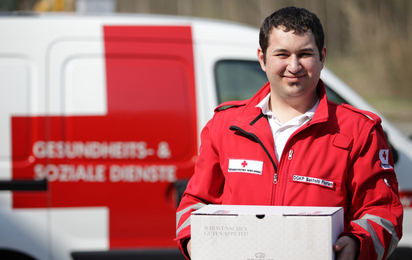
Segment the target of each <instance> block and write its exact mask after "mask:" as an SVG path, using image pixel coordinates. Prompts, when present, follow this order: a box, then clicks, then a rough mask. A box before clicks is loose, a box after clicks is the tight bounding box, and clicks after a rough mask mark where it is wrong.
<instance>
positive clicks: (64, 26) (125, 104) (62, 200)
mask: <svg viewBox="0 0 412 260" xmlns="http://www.w3.org/2000/svg"><path fill="white" fill-rule="evenodd" d="M0 35H1V36H0V37H1V40H0V223H1V224H0V259H37V260H52V259H53V260H57V259H58V260H69V259H75V260H78V259H120V258H121V259H148V258H149V257H150V259H183V256H182V255H181V254H180V252H178V251H177V249H176V243H175V242H174V241H173V239H174V236H175V225H176V223H175V212H176V206H177V204H178V203H179V198H180V196H181V194H182V191H183V190H184V188H185V184H186V182H187V180H188V179H189V178H190V176H191V175H192V174H193V170H194V162H195V160H196V156H197V151H198V147H199V133H200V131H201V129H202V128H203V126H204V125H205V124H206V122H207V121H208V120H209V119H210V118H211V117H212V115H213V110H214V108H215V107H216V106H217V105H218V104H220V103H221V102H224V101H227V100H231V99H246V98H249V97H251V96H252V95H253V94H254V93H255V92H256V91H257V90H258V89H259V88H260V87H261V86H262V85H263V84H264V83H265V82H266V81H267V79H266V75H265V74H264V73H263V72H262V70H261V69H260V66H259V64H258V61H257V57H256V50H257V47H258V30H257V29H256V28H251V27H247V26H242V25H238V24H233V23H228V22H218V21H211V20H203V19H192V18H177V17H167V16H152V15H133V16H125V15H119V16H78V15H61V14H60V15H53V14H47V15H46V14H44V15H39V14H29V15H28V14H25V15H13V16H2V17H0ZM322 79H323V80H324V82H325V83H326V84H327V85H328V87H329V88H328V96H329V98H330V99H332V100H335V101H336V102H339V103H340V102H347V103H350V104H352V105H353V106H355V107H358V108H362V109H367V110H371V111H373V112H376V111H375V110H374V109H373V108H371V107H369V106H368V105H367V104H366V103H365V101H364V100H363V99H362V98H361V97H359V96H358V95H357V94H355V93H354V92H353V91H352V90H351V89H350V88H349V87H348V86H347V85H345V84H344V83H343V82H342V81H340V80H339V79H338V78H336V77H335V76H334V75H333V74H332V73H331V72H330V71H328V70H327V69H324V70H323V73H322ZM383 121H384V123H383V127H384V130H385V131H386V133H387V135H388V138H389V142H390V143H391V145H392V147H393V150H394V154H395V155H396V164H395V168H396V172H397V174H398V180H399V183H400V190H401V194H402V202H403V203H404V206H405V222H404V238H403V239H402V240H401V242H400V246H401V247H405V248H412V212H411V200H412V177H411V174H410V173H411V169H412V144H411V141H410V140H408V139H407V138H406V137H405V136H403V135H402V134H401V133H400V132H399V131H398V130H397V129H396V128H395V127H394V126H392V125H391V124H390V123H389V122H388V121H387V120H385V119H383ZM398 259H400V258H398Z"/></svg>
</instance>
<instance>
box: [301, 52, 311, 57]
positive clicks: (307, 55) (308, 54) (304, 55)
mask: <svg viewBox="0 0 412 260" xmlns="http://www.w3.org/2000/svg"><path fill="white" fill-rule="evenodd" d="M300 56H301V57H312V56H313V53H309V52H305V53H302V54H300Z"/></svg>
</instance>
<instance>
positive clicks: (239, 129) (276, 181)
mask: <svg viewBox="0 0 412 260" xmlns="http://www.w3.org/2000/svg"><path fill="white" fill-rule="evenodd" d="M229 129H230V130H238V131H240V132H242V133H243V134H245V135H249V136H251V137H253V139H255V140H256V141H257V142H258V143H259V144H260V146H261V147H262V148H263V150H264V151H265V153H266V155H267V156H268V157H269V159H270V162H271V163H272V166H273V168H274V169H275V174H274V175H273V184H275V185H276V184H278V167H276V164H275V161H274V160H273V158H272V156H270V153H269V151H268V150H267V149H266V147H265V146H264V145H263V143H262V142H261V141H260V139H259V138H258V137H257V136H256V135H255V134H253V133H249V132H246V131H245V130H243V129H242V128H240V127H238V126H230V127H229ZM273 194H275V188H274V191H273ZM272 200H273V195H272Z"/></svg>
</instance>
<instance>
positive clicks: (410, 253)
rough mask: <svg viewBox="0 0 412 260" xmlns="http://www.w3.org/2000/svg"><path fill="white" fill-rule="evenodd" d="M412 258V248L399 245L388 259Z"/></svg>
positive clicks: (404, 259)
mask: <svg viewBox="0 0 412 260" xmlns="http://www.w3.org/2000/svg"><path fill="white" fill-rule="evenodd" d="M409 259H412V248H410V247H398V248H396V249H395V251H393V253H392V254H391V255H390V256H389V257H388V260H409Z"/></svg>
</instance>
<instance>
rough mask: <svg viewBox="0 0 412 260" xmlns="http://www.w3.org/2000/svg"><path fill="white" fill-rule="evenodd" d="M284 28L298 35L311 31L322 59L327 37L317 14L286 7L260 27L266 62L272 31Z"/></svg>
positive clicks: (268, 18) (261, 46) (260, 38)
mask: <svg viewBox="0 0 412 260" xmlns="http://www.w3.org/2000/svg"><path fill="white" fill-rule="evenodd" d="M274 28H276V29H279V28H282V29H283V30H284V31H285V32H289V31H293V32H295V33H298V34H302V33H305V32H307V31H309V30H310V31H311V32H312V33H313V35H314V37H315V42H316V46H317V48H318V50H319V54H320V59H322V48H323V46H324V41H325V36H324V33H323V27H322V24H321V22H320V20H319V18H318V17H317V16H316V14H314V13H311V12H309V11H308V10H306V9H303V8H297V7H293V6H291V7H285V8H282V9H280V10H278V11H276V12H274V13H273V14H271V15H270V16H268V17H267V18H266V19H265V21H264V22H263V24H262V26H261V27H260V33H259V44H260V48H261V49H262V52H263V54H264V56H265V57H264V59H265V61H266V50H267V48H268V46H269V36H270V33H271V31H272V30H273V29H274Z"/></svg>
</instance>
